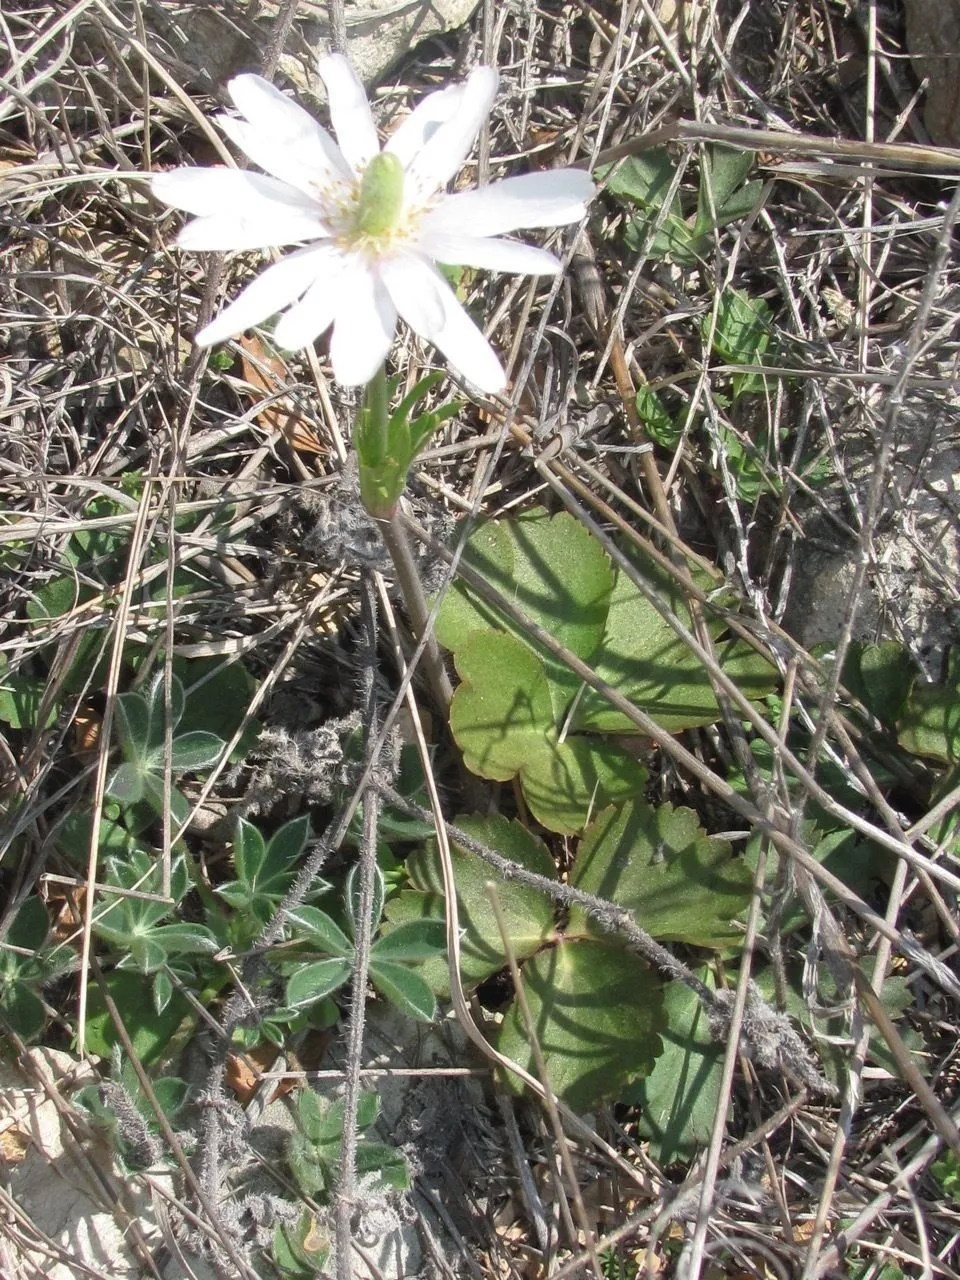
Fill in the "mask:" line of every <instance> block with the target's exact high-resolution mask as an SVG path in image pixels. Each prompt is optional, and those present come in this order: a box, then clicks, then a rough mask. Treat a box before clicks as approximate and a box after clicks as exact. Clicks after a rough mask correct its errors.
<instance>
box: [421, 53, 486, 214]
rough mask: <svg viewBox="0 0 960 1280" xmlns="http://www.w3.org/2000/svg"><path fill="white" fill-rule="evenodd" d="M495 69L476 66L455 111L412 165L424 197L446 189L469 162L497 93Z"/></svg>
mask: <svg viewBox="0 0 960 1280" xmlns="http://www.w3.org/2000/svg"><path fill="white" fill-rule="evenodd" d="M497 83H498V76H497V73H496V71H494V70H493V68H492V67H477V68H476V70H475V71H472V72H471V73H470V75H469V76H468V77H467V81H466V83H465V84H464V86H463V93H462V96H461V98H460V101H459V103H458V104H457V109H456V112H455V113H454V115H453V116H451V118H450V119H448V120H445V121H444V122H443V123H442V124H440V125H439V127H438V128H437V129H435V130H434V132H433V133H432V134H431V135H430V137H429V138H428V139H427V140H426V142H425V143H424V145H423V147H422V148H421V150H420V151H419V152H418V153H417V154H416V155H415V156H414V157H413V159H412V161H411V162H410V166H409V169H408V172H409V173H410V175H411V176H412V178H413V179H414V181H415V183H416V185H417V187H418V188H419V191H420V194H421V196H423V197H425V196H428V195H431V194H432V193H433V192H434V191H436V190H437V188H438V187H442V186H444V185H445V184H446V183H447V182H449V181H450V179H451V178H452V177H453V175H454V174H455V173H456V172H457V170H458V169H459V168H460V166H461V165H462V164H463V162H464V160H466V158H467V156H468V155H469V153H470V148H471V147H472V146H473V144H474V142H475V140H476V137H477V134H478V133H479V132H480V127H481V125H482V124H483V122H484V120H485V119H486V118H487V115H488V114H489V112H490V108H491V107H492V106H493V100H494V98H495V97H496V93H497Z"/></svg>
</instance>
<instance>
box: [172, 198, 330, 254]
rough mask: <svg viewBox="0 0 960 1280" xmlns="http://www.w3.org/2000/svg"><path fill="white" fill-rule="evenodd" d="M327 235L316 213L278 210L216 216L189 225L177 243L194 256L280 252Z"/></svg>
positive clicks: (219, 214)
mask: <svg viewBox="0 0 960 1280" xmlns="http://www.w3.org/2000/svg"><path fill="white" fill-rule="evenodd" d="M326 235H327V229H326V227H325V226H324V224H323V223H322V222H321V221H320V219H319V218H318V217H317V216H316V214H304V213H298V212H297V211H296V210H286V209H282V208H278V209H275V210H274V211H273V212H271V213H269V214H264V213H261V212H257V214H256V216H251V215H250V214H249V213H248V212H247V211H246V210H244V212H243V213H214V214H211V215H210V216H209V217H207V218H196V219H194V221H193V222H188V223H187V225H186V226H185V227H184V228H183V230H182V231H181V232H180V234H179V235H178V236H177V244H178V245H179V247H180V248H181V249H191V250H193V252H194V253H204V252H206V251H207V250H213V251H214V252H222V251H226V250H227V249H277V248H280V247H281V246H283V245H288V244H300V243H301V242H302V241H304V240H321V239H323V238H324V237H325V236H326Z"/></svg>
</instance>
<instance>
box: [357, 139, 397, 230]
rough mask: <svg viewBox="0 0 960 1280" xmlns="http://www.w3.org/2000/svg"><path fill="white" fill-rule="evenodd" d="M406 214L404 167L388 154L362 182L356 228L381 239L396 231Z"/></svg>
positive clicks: (375, 159) (373, 163)
mask: <svg viewBox="0 0 960 1280" xmlns="http://www.w3.org/2000/svg"><path fill="white" fill-rule="evenodd" d="M402 212H403V165H402V164H401V163H400V161H399V160H398V159H397V157H396V156H394V155H391V154H390V152H389V151H384V152H381V154H380V155H376V156H374V157H373V159H372V160H371V161H370V163H369V164H368V165H367V167H366V169H365V170H364V173H363V178H362V179H361V181H360V200H359V203H358V205H357V221H356V228H357V231H359V232H360V234H361V235H363V236H369V237H371V238H377V239H379V238H380V237H382V236H387V235H389V234H390V232H391V231H395V230H396V229H397V226H398V225H399V223H400V215H401V214H402Z"/></svg>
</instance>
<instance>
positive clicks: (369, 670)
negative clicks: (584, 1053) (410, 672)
mask: <svg viewBox="0 0 960 1280" xmlns="http://www.w3.org/2000/svg"><path fill="white" fill-rule="evenodd" d="M363 613H364V622H365V624H366V627H365V630H366V633H367V655H366V662H365V664H364V671H363V679H364V694H365V701H366V706H365V707H364V709H363V727H364V754H365V756H366V760H365V763H366V764H367V765H369V764H371V752H373V751H375V750H376V742H377V736H378V732H379V716H378V714H377V692H376V684H377V682H376V662H377V596H376V588H375V587H374V583H373V575H372V574H370V573H367V574H365V575H364V580H363ZM379 822H380V795H379V793H378V791H377V788H376V787H375V786H373V785H370V786H368V787H367V788H366V790H365V791H364V793H363V841H362V843H361V846H360V903H359V906H358V908H357V914H356V937H355V943H356V953H355V958H354V968H353V989H352V992H351V998H350V1022H349V1025H348V1027H347V1073H346V1082H345V1084H344V1091H343V1137H342V1139H341V1143H340V1174H339V1178H338V1180H337V1195H336V1210H335V1218H336V1235H337V1249H336V1268H337V1280H352V1276H353V1267H352V1265H351V1248H350V1245H351V1240H352V1219H353V1213H354V1210H355V1209H356V1198H357V1107H358V1105H359V1101H360V1068H361V1066H362V1064H363V1028H364V1021H365V1015H366V1003H367V977H368V973H369V968H370V947H371V944H372V940H373V933H374V928H375V921H374V920H373V919H372V915H373V896H374V883H375V879H376V874H377V827H378V825H379Z"/></svg>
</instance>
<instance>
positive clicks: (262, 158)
mask: <svg viewBox="0 0 960 1280" xmlns="http://www.w3.org/2000/svg"><path fill="white" fill-rule="evenodd" d="M217 124H218V125H219V126H220V128H221V129H222V130H223V132H224V133H225V134H226V135H227V137H228V138H229V139H230V141H231V142H232V143H234V145H235V146H237V147H239V148H240V150H241V151H242V152H243V153H244V154H245V155H246V156H247V157H248V158H249V159H251V160H252V161H253V163H254V164H256V165H259V166H260V168H261V169H266V170H267V172H268V173H272V174H274V175H275V177H277V178H280V179H281V180H282V181H284V182H287V183H289V184H290V185H291V186H292V187H295V188H296V189H297V190H298V191H302V192H303V193H304V195H306V196H307V197H308V198H310V199H312V200H317V199H321V200H322V199H323V198H324V197H326V198H328V199H329V198H330V195H331V194H332V193H336V194H339V193H341V192H343V193H346V192H348V191H349V189H350V187H351V186H352V185H353V181H354V178H353V174H352V173H351V171H350V166H349V165H348V164H347V162H346V160H344V158H343V156H342V155H340V149H339V147H338V146H337V145H336V143H335V142H334V141H333V139H332V138H328V139H327V143H328V144H329V146H330V148H331V149H332V151H334V152H335V153H336V156H337V161H336V162H334V161H333V160H332V159H331V160H329V161H328V160H327V158H326V156H324V155H322V154H318V153H317V152H316V151H315V150H313V151H311V147H310V146H309V144H307V145H304V146H303V147H302V148H301V149H298V144H296V143H294V142H290V143H288V142H287V141H286V140H280V139H275V140H274V139H267V138H264V136H263V134H262V133H261V132H260V131H259V130H258V129H256V128H254V126H253V125H250V124H248V123H247V122H246V120H237V119H235V118H234V117H233V116H217ZM318 128H319V126H318Z"/></svg>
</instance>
